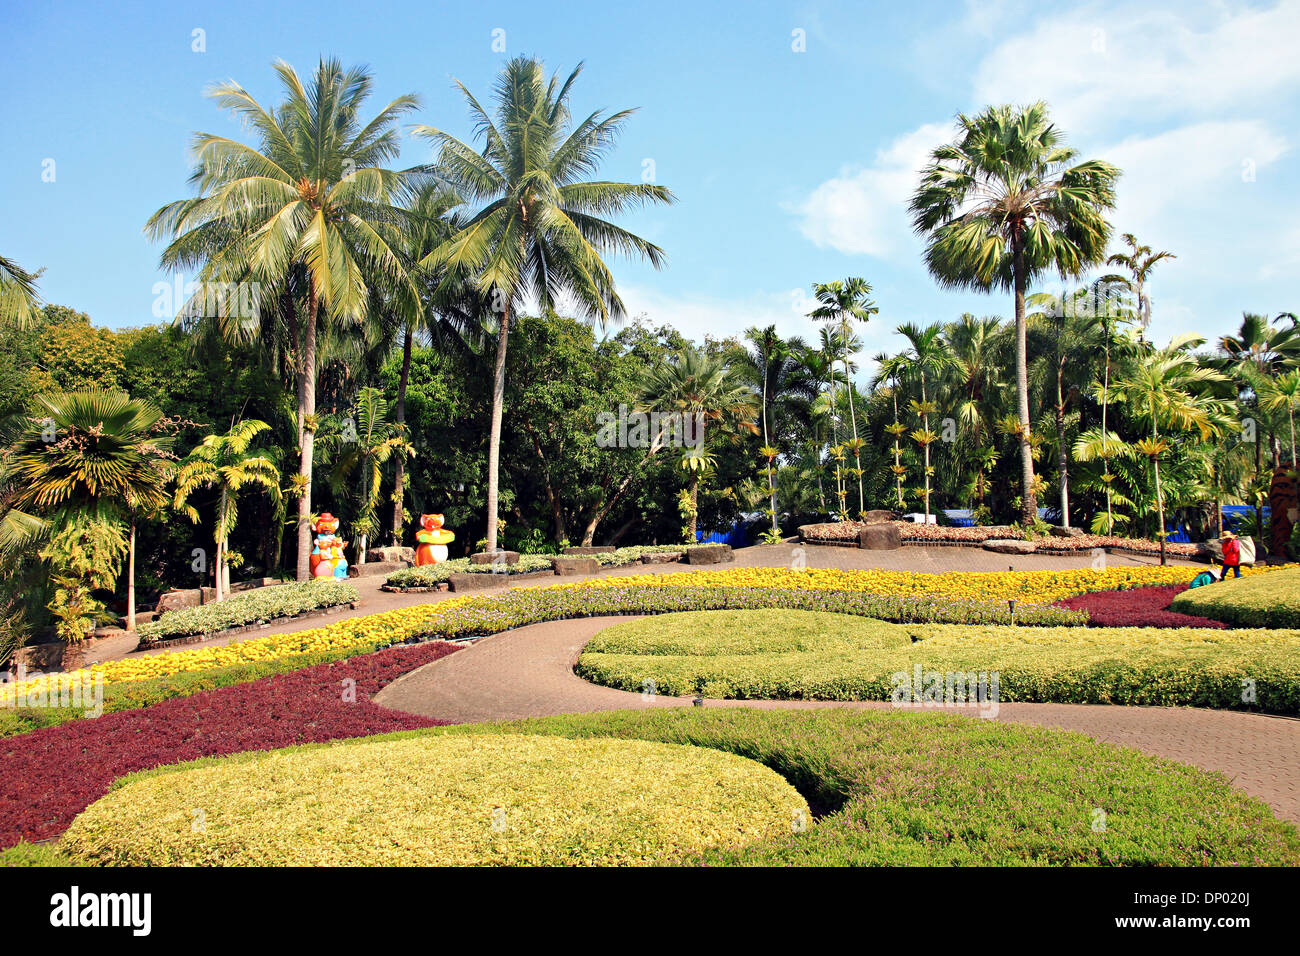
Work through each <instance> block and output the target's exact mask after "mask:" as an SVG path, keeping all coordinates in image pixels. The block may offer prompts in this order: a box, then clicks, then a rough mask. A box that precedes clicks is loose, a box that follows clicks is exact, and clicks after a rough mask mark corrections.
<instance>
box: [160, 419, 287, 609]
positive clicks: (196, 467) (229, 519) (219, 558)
mask: <svg viewBox="0 0 1300 956" xmlns="http://www.w3.org/2000/svg"><path fill="white" fill-rule="evenodd" d="M270 427H271V426H269V425H268V424H267V423H266V422H262V421H257V420H256V419H249V420H247V421H243V422H236V423H235V424H234V425H232V426H231V428H230V431H228V432H226V434H224V435H208V436H207V437H206V438H204V439H203V441H201V442H200V443H199V444H198V445H197V446H196V447H195V448H194V449H193V450H192V451H191V452H190V453H189V455H187V456H186V457H185V459H184V460H183V461H182V462H181V464H180V468H179V469H178V470H177V473H176V492H175V495H174V497H173V501H172V507H174V508H176V509H177V510H178V511H183V512H184V513H185V514H186V515H188V516H189V519H190V520H191V521H194V522H197V521H198V520H199V513H198V511H197V509H195V507H194V506H193V505H192V504H190V498H191V497H192V496H193V495H194V493H195V492H196V491H199V490H200V489H206V488H216V489H217V492H218V496H217V517H216V525H215V527H214V528H213V532H212V536H213V540H214V541H215V543H216V546H217V555H216V571H215V575H216V585H217V600H218V601H220V600H221V599H222V598H224V597H225V596H226V592H227V591H228V590H229V588H230V581H229V577H228V575H229V570H228V568H227V563H226V553H227V551H228V543H229V541H230V533H231V532H232V531H233V530H234V529H235V524H236V522H237V521H238V520H239V492H240V491H242V490H243V489H244V488H245V487H248V486H260V487H262V488H263V489H265V490H266V491H268V492H270V493H271V494H272V495H278V494H279V493H280V472H279V471H278V470H277V469H276V467H275V465H274V464H273V463H272V461H271V459H270V458H269V457H267V456H266V455H263V454H261V453H258V452H254V451H250V446H251V445H252V443H253V439H254V438H256V437H257V436H258V435H259V434H261V433H262V432H264V431H266V430H267V429H268V428H270Z"/></svg>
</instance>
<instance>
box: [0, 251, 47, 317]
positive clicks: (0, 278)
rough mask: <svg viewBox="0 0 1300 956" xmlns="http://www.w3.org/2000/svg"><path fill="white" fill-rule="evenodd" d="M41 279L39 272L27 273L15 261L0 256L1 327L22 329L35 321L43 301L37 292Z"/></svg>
mask: <svg viewBox="0 0 1300 956" xmlns="http://www.w3.org/2000/svg"><path fill="white" fill-rule="evenodd" d="M39 277H40V273H39V272H35V273H32V272H26V271H24V270H23V269H22V268H21V267H20V266H19V265H18V263H17V262H15V261H14V260H12V259H8V258H6V257H4V256H0V325H12V326H16V327H18V328H20V329H22V328H27V327H29V326H30V325H31V324H32V322H34V321H35V318H36V309H37V308H38V307H39V305H40V301H41V299H40V295H39V294H38V293H37V291H36V280H37V279H38V278H39Z"/></svg>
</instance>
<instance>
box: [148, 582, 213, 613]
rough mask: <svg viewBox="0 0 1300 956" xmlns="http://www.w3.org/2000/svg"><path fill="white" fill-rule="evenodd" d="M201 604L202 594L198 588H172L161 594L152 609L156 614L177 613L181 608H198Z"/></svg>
mask: <svg viewBox="0 0 1300 956" xmlns="http://www.w3.org/2000/svg"><path fill="white" fill-rule="evenodd" d="M202 603H203V592H202V591H201V590H200V589H199V588H188V589H184V590H182V589H178V588H174V589H172V590H170V591H167V592H166V593H165V594H162V595H161V596H160V597H159V598H158V604H157V606H156V607H155V608H154V612H155V613H157V614H163V613H165V612H167V611H179V610H181V609H182V608H187V607H198V606H199V605H200V604H202Z"/></svg>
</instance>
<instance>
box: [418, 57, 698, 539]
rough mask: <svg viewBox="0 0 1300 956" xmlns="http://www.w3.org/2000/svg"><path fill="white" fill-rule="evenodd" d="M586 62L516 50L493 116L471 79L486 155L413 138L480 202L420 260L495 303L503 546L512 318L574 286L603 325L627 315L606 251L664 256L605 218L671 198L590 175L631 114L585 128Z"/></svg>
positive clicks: (494, 497) (494, 477)
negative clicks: (553, 60) (427, 145)
mask: <svg viewBox="0 0 1300 956" xmlns="http://www.w3.org/2000/svg"><path fill="white" fill-rule="evenodd" d="M581 71H582V66H581V65H579V66H578V67H577V69H575V70H574V71H573V72H572V73H570V74H569V76H568V78H567V79H566V80H564V82H563V83H560V81H559V77H558V75H556V76H553V77H551V79H550V80H549V82H548V81H547V79H546V76H545V73H544V71H543V68H542V64H541V63H540V62H539V61H537V60H534V59H529V58H527V57H517V58H516V59H513V60H511V61H510V62H509V63H507V64H506V67H505V69H504V70H503V71H502V73H501V76H500V78H499V79H498V81H497V86H496V99H497V108H496V118H495V120H494V119H493V117H492V116H491V115H489V114H488V112H487V111H486V110H485V109H484V108H483V107H482V106H481V105H480V104H479V102H478V100H477V99H475V97H474V96H473V94H471V93H470V92H469V90H468V89H466V88H465V86H464V84H462V83H460V82H457V83H456V86H457V88H458V89H459V90H460V91H461V93H462V94H464V96H465V99H466V101H467V103H468V104H469V109H470V114H471V116H472V117H473V119H474V122H475V127H476V132H477V133H478V134H479V136H480V137H481V139H482V142H483V148H482V150H481V151H479V150H475V149H474V148H473V147H471V146H468V145H466V144H465V143H463V142H461V141H460V140H459V139H457V138H455V137H454V136H452V135H450V134H449V133H445V132H443V131H442V130H439V129H435V128H433V127H431V126H417V127H416V128H415V133H416V135H418V136H423V137H425V138H427V139H429V140H430V141H432V142H433V143H434V144H436V145H437V146H438V147H440V152H439V159H438V164H439V167H440V168H441V170H442V173H443V175H444V176H445V177H446V178H447V180H448V182H449V183H450V184H451V185H452V186H453V187H455V188H456V189H457V190H458V191H459V192H460V193H461V194H462V195H463V196H465V198H466V201H467V202H470V203H482V204H483V205H482V206H481V208H479V209H478V211H477V212H475V213H474V214H473V216H472V217H471V218H470V219H469V220H468V222H466V224H465V226H464V227H463V228H462V229H460V230H459V231H458V232H456V233H455V235H453V236H452V237H451V238H450V239H449V240H448V241H447V242H445V243H444V244H443V245H441V246H440V247H439V248H438V249H437V250H436V251H435V252H433V253H432V254H431V255H429V256H427V257H426V258H425V260H424V261H423V262H422V263H421V264H422V266H424V267H426V268H428V267H442V268H444V269H445V270H446V275H447V278H446V279H444V282H445V283H450V282H451V281H453V277H454V276H457V275H472V276H474V277H475V278H476V281H477V283H478V287H479V289H480V290H481V291H482V292H484V293H485V294H488V295H490V296H491V297H492V299H493V306H494V309H495V311H496V312H497V314H498V319H497V322H496V331H497V349H496V366H495V369H494V372H493V379H492V424H491V430H490V436H489V441H488V489H487V512H488V513H487V544H486V549H487V551H489V552H493V551H495V550H496V546H497V501H498V492H499V485H498V472H499V468H500V457H501V414H502V409H503V407H504V404H505V376H506V348H507V339H508V336H509V334H510V320H511V317H512V316H513V315H514V314H515V311H516V310H517V309H518V308H519V306H520V305H521V304H522V302H523V300H524V299H525V298H526V297H528V296H529V295H530V294H531V295H532V296H533V297H534V298H535V299H536V302H537V304H538V305H539V307H540V308H541V309H542V311H543V312H546V311H549V310H551V309H553V308H554V307H555V304H556V302H557V299H558V297H559V296H560V295H561V294H564V293H567V294H568V295H569V296H571V297H572V298H573V299H574V300H575V302H576V304H577V308H578V309H579V310H580V311H581V312H583V313H584V314H586V315H588V316H590V317H593V318H595V319H597V320H599V321H600V322H602V323H604V322H607V321H610V320H617V319H619V318H621V317H622V316H623V314H624V308H623V301H622V299H620V298H619V295H618V293H617V291H616V290H615V288H614V277H613V275H612V274H611V273H610V271H609V267H608V266H607V265H606V264H605V261H604V258H603V257H604V256H606V255H608V254H611V253H625V254H631V255H635V256H639V257H641V258H643V259H646V260H648V261H649V262H650V263H651V264H652V265H653V266H654V267H655V268H659V267H661V266H662V265H663V263H664V252H663V250H662V249H660V248H659V247H658V246H656V245H655V244H654V243H652V242H649V241H647V240H645V239H642V238H641V237H639V236H636V235H633V234H632V233H630V232H628V231H627V230H625V229H623V228H621V227H619V226H617V225H615V224H614V223H612V222H610V221H609V220H608V219H605V218H603V217H604V216H607V215H611V214H617V213H622V212H625V211H626V210H628V209H632V208H635V207H638V206H642V205H644V204H647V203H670V202H672V201H673V198H674V197H673V195H672V193H671V192H669V191H668V190H667V189H666V188H664V187H663V186H657V185H654V184H651V183H617V182H607V181H603V180H599V181H598V180H591V179H587V178H586V177H587V176H590V175H591V174H592V173H594V172H595V170H596V169H597V167H598V166H599V164H600V160H601V159H602V158H603V157H604V154H605V153H606V152H607V151H608V150H609V149H610V148H611V147H612V146H613V144H614V142H615V140H616V138H617V136H618V133H619V131H620V130H621V128H622V126H623V123H624V122H625V121H626V120H627V118H628V117H629V116H630V115H631V113H632V111H631V110H623V111H621V112H618V113H614V114H612V115H605V114H604V112H603V111H599V110H598V111H596V112H594V113H592V114H590V115H589V116H587V118H586V119H583V120H581V121H580V122H578V123H577V124H576V125H575V124H573V122H572V117H571V115H570V112H569V94H570V92H571V90H572V87H573V84H574V82H575V81H576V80H577V78H578V74H579V73H580V72H581Z"/></svg>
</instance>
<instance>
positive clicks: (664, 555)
mask: <svg viewBox="0 0 1300 956" xmlns="http://www.w3.org/2000/svg"><path fill="white" fill-rule="evenodd" d="M681 559H682V552H680V551H651V552H650V553H649V554H643V555H641V563H642V564H676V563H677V562H678V561H680V560H681Z"/></svg>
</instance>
